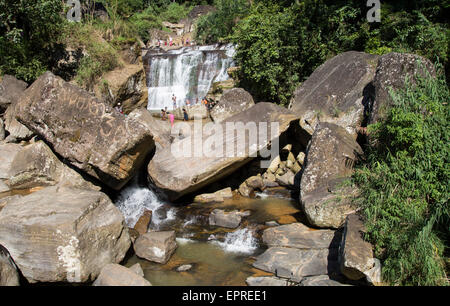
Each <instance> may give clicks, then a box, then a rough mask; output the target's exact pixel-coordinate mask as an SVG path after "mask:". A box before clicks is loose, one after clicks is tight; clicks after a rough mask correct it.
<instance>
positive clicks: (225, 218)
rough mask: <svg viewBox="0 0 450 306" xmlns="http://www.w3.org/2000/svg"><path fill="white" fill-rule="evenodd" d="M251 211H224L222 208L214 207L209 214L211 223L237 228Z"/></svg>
mask: <svg viewBox="0 0 450 306" xmlns="http://www.w3.org/2000/svg"><path fill="white" fill-rule="evenodd" d="M249 213H250V212H249V211H247V212H240V211H237V210H233V211H228V212H227V211H224V210H221V209H214V210H213V211H212V212H211V213H210V214H209V225H211V226H220V227H226V228H237V227H238V226H239V225H240V224H241V221H242V217H245V216H248V215H249Z"/></svg>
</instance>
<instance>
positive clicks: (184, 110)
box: [183, 108, 189, 121]
mask: <svg viewBox="0 0 450 306" xmlns="http://www.w3.org/2000/svg"><path fill="white" fill-rule="evenodd" d="M183 116H184V118H183V120H184V121H188V120H189V116H188V113H187V111H186V109H184V108H183Z"/></svg>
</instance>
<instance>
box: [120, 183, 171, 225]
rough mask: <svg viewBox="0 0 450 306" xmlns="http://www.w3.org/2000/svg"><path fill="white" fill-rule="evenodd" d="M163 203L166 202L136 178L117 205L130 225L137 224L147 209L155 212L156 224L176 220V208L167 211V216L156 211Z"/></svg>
mask: <svg viewBox="0 0 450 306" xmlns="http://www.w3.org/2000/svg"><path fill="white" fill-rule="evenodd" d="M163 205H164V203H162V202H161V201H160V200H159V199H158V197H157V196H156V194H155V193H154V192H153V191H152V190H150V189H149V188H146V187H140V186H139V185H138V184H137V180H134V182H133V183H132V184H131V185H129V186H128V187H126V188H125V189H124V190H123V191H122V193H121V194H120V196H119V198H118V200H117V201H116V206H117V208H119V209H120V211H121V212H122V213H123V214H124V216H125V222H126V223H127V225H128V226H129V227H134V226H135V225H136V222H137V221H138V220H139V218H140V216H142V214H143V213H144V211H145V210H151V211H152V212H153V215H152V224H154V225H156V226H158V225H160V224H161V223H164V222H168V221H172V220H174V219H175V217H176V210H175V209H174V208H171V209H170V210H169V211H167V214H166V216H165V218H163V217H161V216H160V215H159V214H157V213H155V212H156V211H157V210H158V209H159V208H161V207H162V206H163Z"/></svg>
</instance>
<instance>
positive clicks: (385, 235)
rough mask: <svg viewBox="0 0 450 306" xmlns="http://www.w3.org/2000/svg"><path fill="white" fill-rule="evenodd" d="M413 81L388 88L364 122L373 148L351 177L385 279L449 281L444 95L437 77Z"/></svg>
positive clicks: (448, 112)
mask: <svg viewBox="0 0 450 306" xmlns="http://www.w3.org/2000/svg"><path fill="white" fill-rule="evenodd" d="M416 82H417V86H416V87H412V86H410V85H408V86H407V89H406V90H404V91H399V92H395V93H392V95H393V98H394V101H395V104H394V106H393V107H392V108H391V109H390V110H389V111H388V115H387V117H386V119H385V120H384V121H383V122H380V123H377V124H375V125H373V126H369V131H370V134H371V137H373V139H376V145H375V144H374V145H372V146H371V147H369V149H368V152H367V153H368V154H367V162H366V163H364V164H363V165H361V166H359V169H358V170H357V171H356V174H355V175H354V178H355V181H356V182H357V183H358V184H359V186H360V188H361V191H362V193H361V196H360V197H359V198H358V199H357V203H358V204H359V205H360V207H362V208H363V212H364V215H365V217H366V226H367V229H368V237H367V238H368V240H369V241H370V242H372V243H373V244H374V246H375V251H376V256H377V257H379V258H381V259H382V260H383V276H384V279H385V280H387V281H388V282H389V283H391V284H395V285H448V279H447V275H446V270H445V261H444V259H443V258H444V257H447V260H448V249H447V250H446V249H445V248H446V247H447V248H448V242H449V238H450V237H449V233H450V231H449V229H450V218H449V216H450V207H449V205H448V199H449V196H450V191H449V184H448V183H449V181H450V149H449V146H448V144H449V143H450V124H449V122H450V107H449V105H448V102H449V101H450V92H449V89H448V86H447V84H446V82H445V79H444V77H443V76H442V75H441V77H440V78H438V79H434V78H431V77H428V78H417V79H416ZM446 253H447V255H445V254H446Z"/></svg>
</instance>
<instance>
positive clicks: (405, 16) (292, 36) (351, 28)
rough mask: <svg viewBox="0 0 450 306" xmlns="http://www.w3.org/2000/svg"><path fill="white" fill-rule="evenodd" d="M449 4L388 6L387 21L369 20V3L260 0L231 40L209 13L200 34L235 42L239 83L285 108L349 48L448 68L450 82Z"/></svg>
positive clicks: (430, 2)
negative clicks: (303, 85) (406, 55)
mask: <svg viewBox="0 0 450 306" xmlns="http://www.w3.org/2000/svg"><path fill="white" fill-rule="evenodd" d="M448 3H449V2H448V1H442V0H441V1H439V0H426V1H418V0H417V1H382V12H381V23H368V21H367V18H366V17H367V12H368V10H369V8H368V7H367V6H366V1H357V0H347V1H342V0H337V1H331V0H300V1H289V0H284V1H262V0H255V1H254V2H253V5H252V7H251V9H250V10H249V11H248V14H247V16H245V17H244V18H242V15H241V16H240V17H241V20H240V22H238V23H237V24H236V26H234V28H233V31H231V32H233V34H232V35H228V36H227V35H212V34H211V33H214V31H216V29H215V28H214V27H213V26H212V25H214V20H213V18H212V17H213V15H209V16H208V18H206V17H205V18H204V20H208V22H206V21H204V20H200V21H199V27H198V35H197V36H198V37H200V38H202V41H205V42H216V41H219V39H218V37H220V38H221V39H222V40H223V38H225V39H227V38H228V40H231V41H233V42H234V43H235V44H236V45H237V46H238V52H237V56H236V59H237V61H238V64H239V65H240V66H241V67H242V70H241V75H240V79H241V80H242V84H241V85H242V86H243V87H244V88H246V89H248V90H249V91H251V93H252V94H253V95H254V96H255V97H256V98H257V100H260V101H261V100H271V101H274V102H277V103H280V104H284V105H286V104H288V103H289V100H290V98H291V95H292V93H293V89H294V88H295V87H296V85H298V84H299V83H300V82H302V81H303V80H305V79H306V78H307V77H308V76H309V75H310V74H311V73H312V72H313V71H314V69H315V68H317V67H318V66H319V65H320V64H322V63H323V62H325V61H326V60H327V59H329V58H331V57H332V56H334V55H336V54H339V53H341V52H345V51H349V50H356V51H365V52H368V53H375V54H385V53H388V52H391V51H397V52H409V53H417V54H420V55H423V56H425V57H427V58H428V59H430V60H432V61H439V62H440V63H442V64H443V65H444V66H445V70H446V75H447V77H448V75H449V66H448V51H449V50H448V46H449V41H450V35H449V34H450V32H449V27H448V22H447V21H446V16H448V13H449V4H448ZM210 19H211V20H210ZM219 20H220V19H219ZM222 23H223V22H222ZM204 24H205V25H204ZM229 32H230V31H228V32H226V33H229ZM208 35H209V36H208ZM205 37H208V39H205ZM288 50H289V51H288ZM281 54H283V56H281ZM284 56H286V58H285V57H284ZM262 63H265V65H262Z"/></svg>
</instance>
